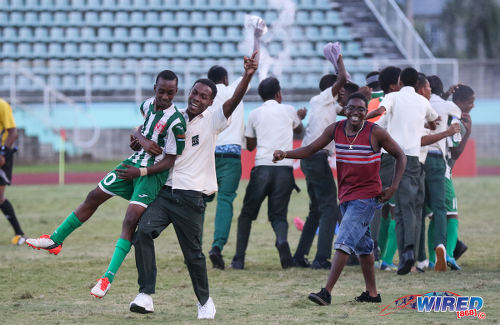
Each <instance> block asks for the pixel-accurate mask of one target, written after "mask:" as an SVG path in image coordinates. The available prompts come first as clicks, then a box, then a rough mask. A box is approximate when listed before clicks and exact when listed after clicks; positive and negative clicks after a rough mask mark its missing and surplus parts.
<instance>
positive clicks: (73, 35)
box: [65, 27, 80, 40]
mask: <svg viewBox="0 0 500 325" xmlns="http://www.w3.org/2000/svg"><path fill="white" fill-rule="evenodd" d="M65 32H66V33H65V34H66V37H65V38H66V39H67V40H78V39H79V38H80V33H79V32H80V29H79V28H75V27H70V28H66V29H65Z"/></svg>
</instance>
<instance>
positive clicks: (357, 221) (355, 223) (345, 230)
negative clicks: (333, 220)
mask: <svg viewBox="0 0 500 325" xmlns="http://www.w3.org/2000/svg"><path fill="white" fill-rule="evenodd" d="M381 207H382V205H381V204H380V203H379V202H378V200H377V199H376V198H371V199H359V200H352V201H347V202H344V203H341V204H340V212H342V222H341V223H340V227H339V232H338V235H337V239H336V240H335V243H334V248H335V249H340V250H342V251H344V252H346V253H347V254H351V253H352V252H355V253H356V255H368V254H370V253H371V252H372V251H373V239H372V237H371V234H370V222H371V221H372V219H373V215H374V214H375V210H376V209H380V208H381Z"/></svg>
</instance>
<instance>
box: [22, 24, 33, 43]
mask: <svg viewBox="0 0 500 325" xmlns="http://www.w3.org/2000/svg"><path fill="white" fill-rule="evenodd" d="M32 36H33V35H32V32H31V28H27V27H21V28H19V39H20V40H23V39H24V40H26V39H31V38H32Z"/></svg>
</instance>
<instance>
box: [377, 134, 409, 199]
mask: <svg viewBox="0 0 500 325" xmlns="http://www.w3.org/2000/svg"><path fill="white" fill-rule="evenodd" d="M372 137H373V138H374V140H375V141H376V143H377V144H378V147H379V148H380V147H382V148H384V149H385V151H387V152H388V153H389V154H390V155H391V156H393V157H394V158H396V167H395V171H394V177H393V178H392V184H391V186H389V187H386V188H384V189H382V193H380V196H379V198H378V199H379V201H380V202H387V201H389V199H390V198H391V197H392V195H393V194H394V192H396V190H397V188H398V186H399V182H401V178H402V177H403V173H404V171H405V168H406V155H405V153H404V152H403V150H402V149H401V147H400V146H399V145H398V144H397V143H396V141H394V139H393V138H392V137H391V136H390V135H389V133H387V131H386V130H384V129H383V128H381V127H380V126H378V125H375V126H374V127H373V131H372ZM374 149H378V148H376V146H374ZM377 151H378V150H377Z"/></svg>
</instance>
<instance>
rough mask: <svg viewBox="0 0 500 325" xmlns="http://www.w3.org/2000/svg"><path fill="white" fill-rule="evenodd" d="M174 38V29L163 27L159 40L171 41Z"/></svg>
mask: <svg viewBox="0 0 500 325" xmlns="http://www.w3.org/2000/svg"><path fill="white" fill-rule="evenodd" d="M176 37H177V36H176V33H175V28H173V27H163V29H162V30H161V38H163V39H165V40H173V39H175V38H176Z"/></svg>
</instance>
